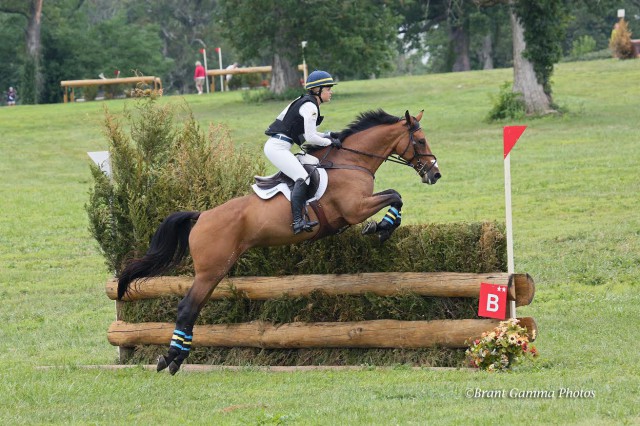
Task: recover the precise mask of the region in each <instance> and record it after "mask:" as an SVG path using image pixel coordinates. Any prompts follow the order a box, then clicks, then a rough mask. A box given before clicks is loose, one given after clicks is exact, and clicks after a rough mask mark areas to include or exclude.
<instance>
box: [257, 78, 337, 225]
mask: <svg viewBox="0 0 640 426" xmlns="http://www.w3.org/2000/svg"><path fill="white" fill-rule="evenodd" d="M334 85H336V82H335V81H334V80H333V77H331V74H329V73H328V72H326V71H320V70H315V71H313V72H312V73H311V74H309V77H308V78H307V82H306V84H305V85H304V88H305V89H306V90H307V93H306V94H305V95H302V96H300V97H299V98H297V99H296V100H294V101H293V102H291V103H290V104H289V105H288V106H287V107H286V108H285V109H284V110H283V111H282V112H281V113H280V115H278V117H277V118H276V120H275V121H274V122H273V123H271V125H270V126H269V127H268V128H267V130H266V131H265V134H267V135H268V136H270V138H269V140H267V143H266V144H265V146H264V153H265V155H266V156H267V158H268V159H269V161H271V163H272V164H273V165H274V166H276V167H277V168H278V169H279V170H281V171H282V172H283V173H284V174H285V175H287V176H288V177H290V178H291V179H292V180H293V181H294V182H295V184H294V186H293V190H292V191H291V212H292V214H293V224H292V226H293V233H294V234H299V233H300V232H302V231H303V230H304V231H307V232H312V231H313V227H314V226H316V225H317V224H318V222H316V221H313V222H312V221H307V220H306V219H305V217H304V214H303V208H304V205H305V201H306V195H307V189H308V188H309V174H308V173H307V171H306V170H305V169H304V167H303V166H302V164H300V162H299V161H298V159H297V158H296V157H295V155H293V153H292V152H291V147H292V146H293V144H294V143H295V144H297V145H300V146H301V145H302V144H303V143H304V144H305V145H316V146H321V147H322V146H329V145H331V146H334V147H337V148H340V147H341V146H342V144H341V142H340V140H338V139H337V138H335V137H333V136H335V134H332V133H331V132H326V133H320V132H318V131H317V129H316V127H317V126H319V125H320V123H322V119H323V118H324V117H323V116H321V115H320V104H322V103H324V102H329V101H331V94H332V91H331V90H332V89H331V88H332V87H333V86H334Z"/></svg>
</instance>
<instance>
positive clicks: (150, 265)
mask: <svg viewBox="0 0 640 426" xmlns="http://www.w3.org/2000/svg"><path fill="white" fill-rule="evenodd" d="M199 216H200V212H178V213H173V214H172V215H170V216H169V217H167V218H166V219H165V220H164V221H163V222H162V223H161V224H160V227H159V228H158V230H157V231H156V233H155V235H154V236H153V238H152V239H151V245H150V246H149V250H147V253H146V254H145V255H144V256H143V257H142V258H141V259H133V260H131V261H129V263H128V264H127V266H126V267H125V268H124V269H123V270H122V272H120V276H119V278H118V300H121V299H122V298H123V297H124V295H125V294H126V293H127V292H128V291H129V285H130V284H131V282H132V281H133V280H135V279H137V278H145V277H157V276H159V275H161V274H162V273H163V272H165V271H167V270H169V269H171V268H173V267H175V266H177V265H178V264H179V263H180V261H181V260H182V258H184V257H185V256H186V254H187V249H188V248H189V233H190V232H191V228H192V227H193V221H195V220H197V219H198V217H199Z"/></svg>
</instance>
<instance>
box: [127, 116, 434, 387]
mask: <svg viewBox="0 0 640 426" xmlns="http://www.w3.org/2000/svg"><path fill="white" fill-rule="evenodd" d="M422 115H423V111H420V113H419V114H418V115H417V116H416V117H413V116H411V115H410V114H409V111H406V113H405V116H404V118H401V117H396V116H393V115H390V114H387V113H386V112H384V111H383V110H377V111H368V112H365V113H362V114H360V115H359V116H358V117H357V118H356V120H355V121H353V122H352V123H351V124H350V125H349V126H348V127H347V128H346V129H344V130H343V131H341V132H340V133H339V137H338V138H339V139H340V140H341V141H342V147H341V148H337V147H331V146H329V147H325V148H322V149H320V150H318V151H316V152H313V153H312V155H313V156H314V157H316V158H317V163H318V164H317V167H321V168H324V169H325V170H326V172H327V175H328V177H329V185H328V187H327V188H326V191H325V192H324V194H323V195H322V197H321V198H320V199H319V200H318V204H319V205H321V209H319V210H313V211H308V212H307V214H308V215H309V219H310V220H318V221H319V222H320V226H319V227H316V228H314V229H312V231H311V232H302V233H299V234H297V235H294V234H293V232H292V228H291V222H292V214H291V206H290V203H289V201H288V200H287V199H286V198H285V197H284V196H283V195H282V194H278V195H277V196H275V197H273V198H270V199H267V200H264V199H262V198H259V197H258V196H257V195H256V194H250V195H245V196H242V197H238V198H234V199H231V200H229V201H227V202H226V203H224V204H222V205H219V206H217V207H214V208H213V209H210V210H207V211H203V212H177V213H173V214H171V215H169V216H168V217H167V218H166V219H165V220H164V221H163V222H162V223H161V224H160V226H159V227H158V229H157V230H156V233H155V234H154V236H153V237H152V240H151V243H150V247H149V249H148V251H147V252H146V254H145V255H144V256H143V257H142V258H139V259H133V260H130V261H129V262H128V263H127V264H126V266H125V267H124V269H123V270H122V271H121V273H120V274H119V277H118V299H120V300H121V299H122V298H123V297H124V296H125V295H126V293H127V292H129V291H130V288H129V287H130V284H131V283H132V282H133V281H134V280H136V279H144V278H148V277H153V276H159V275H162V274H163V273H164V272H166V271H168V270H170V269H172V268H174V267H176V266H178V265H179V264H180V262H181V260H182V259H183V258H184V257H185V256H186V254H187V250H188V251H189V252H190V253H191V257H192V259H193V266H194V270H195V277H194V281H193V286H192V287H191V288H190V289H189V291H188V292H187V294H186V295H185V297H184V298H183V299H182V300H181V301H180V302H179V304H178V313H177V320H176V328H175V331H174V333H173V336H172V338H171V342H170V346H169V350H168V353H167V355H161V356H160V357H159V358H158V365H157V371H162V370H164V369H165V368H167V367H169V372H170V373H171V374H172V375H173V374H175V373H176V372H177V371H178V370H179V369H180V366H181V364H182V363H183V362H184V360H185V359H186V358H187V357H188V355H189V350H190V348H191V341H192V338H193V326H194V324H195V322H196V319H197V317H198V315H199V313H200V310H201V309H202V307H203V306H204V304H205V303H206V302H207V300H208V299H209V296H210V295H211V293H212V292H213V290H214V289H215V287H216V286H217V285H218V283H219V282H220V281H221V280H222V279H223V278H224V277H225V276H226V275H227V273H228V272H229V270H230V269H231V267H232V266H233V265H234V264H235V262H236V261H237V260H238V258H239V257H240V256H241V255H242V254H243V253H244V252H246V251H247V250H248V249H250V248H252V247H266V246H277V245H285V244H295V243H300V242H302V241H305V240H312V239H318V238H321V237H324V236H326V235H330V234H333V233H336V232H337V231H338V230H340V229H341V228H343V227H346V226H350V225H355V224H359V223H362V222H364V221H365V220H367V219H368V218H370V217H371V216H373V215H374V214H376V213H377V212H379V211H380V210H382V209H383V208H384V207H387V206H389V212H388V213H387V215H386V216H385V217H384V218H383V220H381V221H380V223H377V224H376V223H375V222H370V223H369V224H367V226H366V227H365V229H364V230H363V233H365V234H372V233H373V234H378V235H379V237H380V239H381V241H383V240H384V239H386V238H388V237H389V235H390V234H391V232H393V230H394V229H395V228H397V226H398V225H400V220H401V209H402V204H403V203H402V197H401V195H400V194H399V193H398V192H397V191H396V190H394V189H387V190H385V191H381V192H378V193H375V194H374V193H373V189H374V176H375V172H376V171H377V169H378V168H379V167H380V166H381V165H382V163H383V162H384V161H387V160H390V161H395V162H398V163H401V164H404V165H407V166H410V167H412V168H413V169H414V170H415V171H416V172H417V173H418V175H419V176H420V178H421V179H422V182H423V183H426V184H435V183H436V182H437V181H438V179H439V178H440V177H441V174H440V170H439V168H438V164H437V159H436V157H435V155H433V154H432V152H431V149H430V147H429V145H428V143H427V139H426V137H425V134H424V132H423V130H422V129H421V126H420V120H421V118H422ZM385 219H386V220H385Z"/></svg>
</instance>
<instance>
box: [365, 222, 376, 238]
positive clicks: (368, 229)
mask: <svg viewBox="0 0 640 426" xmlns="http://www.w3.org/2000/svg"><path fill="white" fill-rule="evenodd" d="M377 229H378V224H377V223H375V222H367V223H366V224H365V225H364V227H363V228H362V235H369V234H375V233H376V230H377Z"/></svg>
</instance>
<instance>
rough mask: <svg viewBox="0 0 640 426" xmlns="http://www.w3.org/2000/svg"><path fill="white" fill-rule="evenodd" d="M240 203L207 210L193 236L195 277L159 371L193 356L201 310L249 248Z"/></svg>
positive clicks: (174, 369)
mask: <svg viewBox="0 0 640 426" xmlns="http://www.w3.org/2000/svg"><path fill="white" fill-rule="evenodd" d="M237 204H238V203H235V204H232V205H227V207H225V208H224V209H217V211H215V212H213V211H208V212H205V213H203V214H202V215H201V217H200V220H198V222H197V223H196V225H195V227H194V228H193V230H192V232H191V235H190V236H189V248H190V250H191V257H192V258H193V266H194V269H195V278H194V281H193V286H191V288H190V289H189V291H188V292H187V294H186V296H185V297H184V298H183V299H182V300H181V301H180V303H179V304H178V317H177V320H176V328H175V330H174V332H173V336H172V338H171V344H170V347H169V352H168V354H167V355H166V356H164V355H162V356H160V358H159V359H158V366H157V370H158V371H161V370H164V369H165V368H167V367H169V372H170V373H171V374H175V373H176V372H177V371H178V370H179V369H180V365H182V363H183V362H184V360H185V359H186V358H187V357H188V356H189V351H190V349H191V340H192V338H193V326H194V325H195V322H196V320H197V318H198V315H199V314H200V311H201V310H202V308H203V306H204V305H205V303H207V300H209V296H211V293H212V292H213V290H214V289H215V288H216V286H217V285H218V283H219V282H220V281H221V280H222V278H224V276H225V275H226V274H227V273H228V272H229V269H231V267H232V266H233V265H234V264H235V263H236V260H238V258H239V257H240V255H242V253H244V251H245V250H246V249H247V247H246V245H245V244H243V243H242V241H243V237H242V231H243V229H244V220H243V214H242V211H240V210H238V209H236V208H234V206H237Z"/></svg>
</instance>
